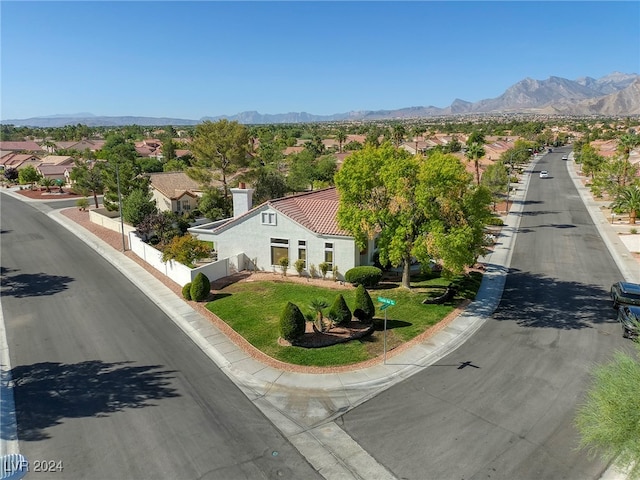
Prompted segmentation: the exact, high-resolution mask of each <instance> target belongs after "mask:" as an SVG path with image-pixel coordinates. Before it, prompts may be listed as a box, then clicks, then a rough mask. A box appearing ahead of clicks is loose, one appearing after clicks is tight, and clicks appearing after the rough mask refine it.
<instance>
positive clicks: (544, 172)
mask: <svg viewBox="0 0 640 480" xmlns="http://www.w3.org/2000/svg"><path fill="white" fill-rule="evenodd" d="M548 176H549V172H547V171H546V170H542V171H541V172H540V178H547V177H548Z"/></svg>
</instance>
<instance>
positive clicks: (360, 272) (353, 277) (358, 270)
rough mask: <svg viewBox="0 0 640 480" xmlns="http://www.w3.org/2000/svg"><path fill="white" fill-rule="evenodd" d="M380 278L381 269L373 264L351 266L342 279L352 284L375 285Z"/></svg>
mask: <svg viewBox="0 0 640 480" xmlns="http://www.w3.org/2000/svg"><path fill="white" fill-rule="evenodd" d="M381 278H382V270H380V269H379V268H378V267H373V266H362V267H353V268H352V269H350V270H347V273H345V274H344V279H345V280H346V281H347V282H349V283H351V284H352V285H355V286H358V285H364V286H365V287H375V286H376V285H378V283H379V282H380V279H381Z"/></svg>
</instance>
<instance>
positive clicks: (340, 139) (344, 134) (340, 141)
mask: <svg viewBox="0 0 640 480" xmlns="http://www.w3.org/2000/svg"><path fill="white" fill-rule="evenodd" d="M336 140H338V144H339V145H340V153H342V144H343V143H344V142H345V141H346V140H347V132H345V131H344V128H339V129H338V131H337V132H336Z"/></svg>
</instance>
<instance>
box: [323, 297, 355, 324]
mask: <svg viewBox="0 0 640 480" xmlns="http://www.w3.org/2000/svg"><path fill="white" fill-rule="evenodd" d="M327 316H328V317H329V318H330V319H331V320H333V321H334V322H335V323H336V324H338V325H340V324H341V323H347V322H350V321H351V310H349V307H348V306H347V302H346V301H345V300H344V297H343V296H342V294H341V293H340V294H339V295H338V296H337V297H336V299H335V300H334V302H333V305H331V309H330V310H329V313H328V314H327Z"/></svg>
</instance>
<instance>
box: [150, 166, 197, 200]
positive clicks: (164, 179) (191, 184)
mask: <svg viewBox="0 0 640 480" xmlns="http://www.w3.org/2000/svg"><path fill="white" fill-rule="evenodd" d="M149 178H150V179H151V186H152V187H153V188H155V189H156V190H158V191H159V192H160V193H162V194H163V195H164V196H165V197H167V198H169V199H172V200H175V199H178V198H180V197H182V196H183V195H184V194H185V193H187V194H189V195H191V196H195V193H194V192H200V191H202V189H201V188H200V185H199V184H198V182H196V181H195V180H192V179H190V178H189V177H188V176H187V174H186V173H184V172H163V173H151V174H149Z"/></svg>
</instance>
